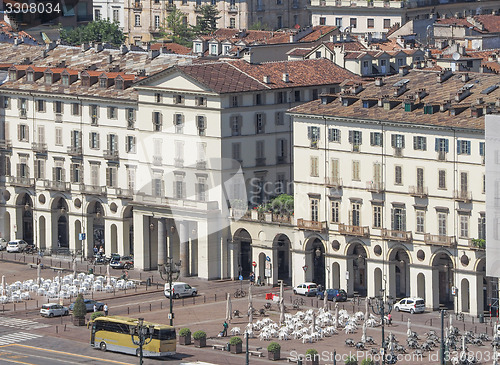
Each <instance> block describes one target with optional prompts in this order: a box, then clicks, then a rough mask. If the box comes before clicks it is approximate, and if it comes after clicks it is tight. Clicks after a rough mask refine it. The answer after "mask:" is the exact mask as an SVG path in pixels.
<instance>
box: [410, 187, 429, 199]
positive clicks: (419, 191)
mask: <svg viewBox="0 0 500 365" xmlns="http://www.w3.org/2000/svg"><path fill="white" fill-rule="evenodd" d="M408 192H409V194H410V195H411V196H416V197H418V198H423V197H426V196H427V195H429V194H428V191H427V186H410V188H409V191H408Z"/></svg>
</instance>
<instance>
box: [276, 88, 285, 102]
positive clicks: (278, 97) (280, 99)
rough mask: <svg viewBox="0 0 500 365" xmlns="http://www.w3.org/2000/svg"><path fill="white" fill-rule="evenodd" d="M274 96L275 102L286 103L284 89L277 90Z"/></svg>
mask: <svg viewBox="0 0 500 365" xmlns="http://www.w3.org/2000/svg"><path fill="white" fill-rule="evenodd" d="M275 98H276V104H283V103H286V101H287V100H286V93H285V91H278V92H277V93H276V94H275Z"/></svg>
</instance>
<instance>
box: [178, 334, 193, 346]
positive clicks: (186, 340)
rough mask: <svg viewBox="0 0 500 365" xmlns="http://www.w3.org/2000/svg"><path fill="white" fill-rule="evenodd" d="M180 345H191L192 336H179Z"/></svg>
mask: <svg viewBox="0 0 500 365" xmlns="http://www.w3.org/2000/svg"><path fill="white" fill-rule="evenodd" d="M179 345H191V335H189V336H179Z"/></svg>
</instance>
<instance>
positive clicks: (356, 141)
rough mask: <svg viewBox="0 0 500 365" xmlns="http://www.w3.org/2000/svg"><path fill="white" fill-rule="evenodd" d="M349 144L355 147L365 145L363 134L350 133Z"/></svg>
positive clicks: (357, 132)
mask: <svg viewBox="0 0 500 365" xmlns="http://www.w3.org/2000/svg"><path fill="white" fill-rule="evenodd" d="M349 143H351V144H352V145H354V146H360V145H361V144H362V143H363V134H362V132H361V131H349Z"/></svg>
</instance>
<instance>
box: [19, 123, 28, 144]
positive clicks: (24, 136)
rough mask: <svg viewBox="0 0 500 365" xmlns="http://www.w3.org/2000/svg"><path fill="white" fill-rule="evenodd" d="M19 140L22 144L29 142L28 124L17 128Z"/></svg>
mask: <svg viewBox="0 0 500 365" xmlns="http://www.w3.org/2000/svg"><path fill="white" fill-rule="evenodd" d="M17 132H18V133H17V135H18V140H19V141H20V142H28V141H29V127H28V125H27V124H19V125H18V127H17Z"/></svg>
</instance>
